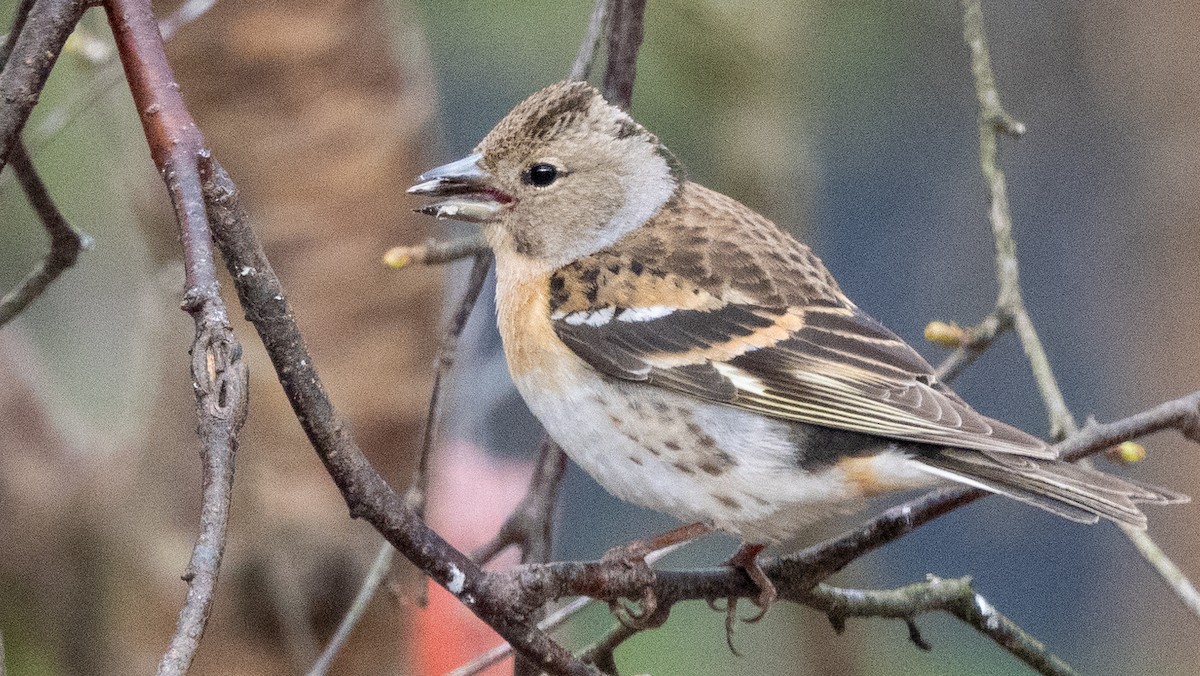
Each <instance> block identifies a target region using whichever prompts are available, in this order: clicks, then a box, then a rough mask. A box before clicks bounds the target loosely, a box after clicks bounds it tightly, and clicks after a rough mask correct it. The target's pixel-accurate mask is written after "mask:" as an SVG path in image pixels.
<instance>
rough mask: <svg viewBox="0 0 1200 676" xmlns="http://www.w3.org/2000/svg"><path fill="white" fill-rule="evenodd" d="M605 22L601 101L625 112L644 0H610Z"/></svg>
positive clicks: (630, 96)
mask: <svg viewBox="0 0 1200 676" xmlns="http://www.w3.org/2000/svg"><path fill="white" fill-rule="evenodd" d="M611 3H612V4H611V5H610V9H609V19H608V62H607V64H606V65H605V69H604V98H606V99H608V100H609V101H610V102H611V103H613V104H614V105H616V106H619V107H620V108H621V109H622V110H629V104H630V103H632V102H633V78H634V77H635V76H636V75H637V55H638V49H639V48H640V47H641V46H642V35H643V31H642V22H643V18H644V16H645V13H646V0H611Z"/></svg>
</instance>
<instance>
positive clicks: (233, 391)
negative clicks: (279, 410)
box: [106, 0, 249, 674]
mask: <svg viewBox="0 0 1200 676" xmlns="http://www.w3.org/2000/svg"><path fill="white" fill-rule="evenodd" d="M106 9H107V11H108V19H109V25H110V26H111V27H112V32H113V36H114V38H115V39H116V43H117V51H118V54H119V55H120V58H121V63H122V65H123V66H124V69H125V77H126V80H127V81H128V82H129V90H130V93H131V94H132V95H133V101H134V105H135V106H137V110H138V113H139V117H140V118H141V121H142V129H143V132H144V133H145V136H146V142H147V144H148V146H149V148H150V156H151V158H152V159H153V160H154V164H155V166H156V167H157V168H158V170H159V173H160V175H161V176H162V177H163V181H164V182H165V183H166V186H167V192H168V194H169V196H170V198H171V204H172V206H173V207H174V210H175V220H176V223H177V224H178V227H179V232H180V240H181V242H182V243H183V261H184V278H185V279H184V283H185V291H184V295H183V304H182V307H183V309H184V310H186V311H187V312H188V313H189V314H190V315H191V316H192V319H193V320H194V322H195V325H196V337H195V340H194V342H193V343H192V348H191V355H192V383H193V391H194V394H195V397H196V412H197V417H198V418H199V425H198V428H197V433H198V435H199V437H200V442H201V448H200V457H201V463H202V468H203V498H202V504H201V512H200V534H199V536H198V537H197V539H196V544H195V546H194V548H193V549H192V556H191V559H190V560H189V562H188V566H187V570H186V572H185V573H184V575H183V579H184V581H186V582H187V583H188V590H187V598H186V601H185V602H184V605H183V608H182V609H181V610H180V611H179V619H178V622H177V623H176V627H175V633H174V634H173V635H172V637H171V641H170V644H169V645H168V646H167V650H166V652H165V653H164V654H163V657H162V660H161V661H160V662H159V665H158V673H159V674H184V673H186V672H187V670H188V667H189V666H190V665H191V662H192V660H193V658H194V657H195V654H196V651H197V649H198V648H199V645H200V639H201V637H202V636H203V635H204V629H205V627H206V626H207V624H208V617H209V613H210V612H211V610H212V602H213V597H214V595H215V593H216V585H217V578H218V575H219V573H220V567H221V558H222V556H223V554H224V551H225V540H226V534H227V530H228V525H229V503H230V495H231V492H232V488H233V476H234V458H235V455H236V451H237V432H238V430H239V429H240V428H241V426H242V423H243V422H244V421H245V419H246V413H247V405H248V399H249V372H248V368H247V365H246V362H245V361H244V360H243V359H242V346H241V344H240V343H239V342H238V340H237V337H236V336H235V335H234V333H233V329H232V328H231V326H230V324H229V318H228V313H227V311H226V309H225V303H224V301H223V300H222V299H221V295H220V288H219V286H218V283H217V270H216V265H215V264H214V261H213V247H212V234H211V232H210V230H209V226H208V214H207V212H206V209H205V204H204V194H203V190H202V188H201V185H200V173H199V168H198V166H197V163H198V162H199V160H200V158H202V157H207V156H208V150H207V148H206V147H205V143H204V137H203V136H202V135H201V134H200V131H199V130H198V129H197V128H196V123H195V121H193V120H192V117H191V115H190V113H188V110H187V108H186V107H185V106H184V103H183V99H182V98H181V97H180V95H179V86H178V85H177V84H176V83H175V76H174V73H173V72H172V71H171V66H170V64H169V63H168V62H167V56H166V53H165V51H164V50H163V43H162V37H161V36H160V34H159V26H158V22H157V21H156V20H155V18H154V14H153V12H152V10H151V8H150V2H149V0H108V2H107V4H106Z"/></svg>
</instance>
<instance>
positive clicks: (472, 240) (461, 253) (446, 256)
mask: <svg viewBox="0 0 1200 676" xmlns="http://www.w3.org/2000/svg"><path fill="white" fill-rule="evenodd" d="M488 251H490V249H489V248H488V245H487V242H485V241H484V239H483V235H481V234H475V235H468V236H466V237H459V238H457V239H450V240H441V241H439V240H430V241H428V242H426V243H424V244H418V245H416V246H394V247H392V248H391V249H388V250H387V252H386V253H384V254H383V262H384V264H385V265H387V266H388V267H392V268H396V269H400V268H403V267H405V266H407V265H413V264H416V265H441V264H442V263H451V262H454V261H456V260H459V259H461V258H467V257H470V256H478V255H479V254H483V253H487V252H488Z"/></svg>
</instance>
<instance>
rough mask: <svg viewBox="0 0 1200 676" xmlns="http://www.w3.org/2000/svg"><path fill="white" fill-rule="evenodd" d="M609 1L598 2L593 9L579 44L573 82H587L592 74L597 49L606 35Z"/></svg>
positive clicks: (572, 74)
mask: <svg viewBox="0 0 1200 676" xmlns="http://www.w3.org/2000/svg"><path fill="white" fill-rule="evenodd" d="M608 3H609V0H596V4H595V6H593V7H592V16H591V18H589V19H588V25H587V32H586V33H584V36H583V42H581V43H579V51H578V52H576V54H575V64H574V65H572V66H571V75H570V76H569V78H570V79H571V80H578V81H580V82H582V81H584V80H587V79H588V76H589V75H591V74H592V64H593V62H595V60H596V49H597V48H598V47H599V46H600V38H601V37H603V35H604V21H605V19H607V18H608Z"/></svg>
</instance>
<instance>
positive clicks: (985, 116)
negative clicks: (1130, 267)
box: [945, 0, 1200, 618]
mask: <svg viewBox="0 0 1200 676" xmlns="http://www.w3.org/2000/svg"><path fill="white" fill-rule="evenodd" d="M962 8H963V38H964V39H965V40H966V42H967V45H968V46H969V47H970V49H971V72H972V73H973V75H974V79H975V96H976V98H977V99H978V101H979V167H980V170H981V171H982V173H983V178H984V181H985V183H986V184H987V187H988V193H989V196H990V200H989V201H990V208H989V210H988V216H989V219H990V221H991V224H992V234H993V236H994V238H995V241H996V278H997V280H998V282H999V287H1000V289H999V294H998V295H997V299H996V310H995V312H994V313H993V315H994V316H995V317H997V318H998V320H999V325H998V327H996V331H1003V330H1004V329H1005V328H1007V327H1009V326H1011V327H1012V328H1013V330H1014V331H1016V333H1017V336H1018V338H1020V340H1021V346H1022V348H1024V350H1025V354H1026V356H1027V357H1028V358H1029V366H1030V368H1031V370H1032V371H1033V375H1034V378H1035V379H1036V381H1037V387H1038V391H1039V392H1040V393H1041V396H1042V401H1043V403H1044V404H1045V407H1046V413H1047V415H1048V416H1049V418H1050V434H1051V436H1052V437H1054V439H1055V440H1062V439H1064V438H1066V437H1068V436H1070V435H1074V434H1076V433H1077V432H1078V431H1079V426H1078V425H1077V424H1076V423H1075V417H1074V416H1073V415H1072V414H1071V411H1070V409H1069V408H1068V407H1067V404H1066V400H1065V399H1064V398H1063V394H1062V390H1061V389H1060V388H1059V386H1058V380H1057V379H1056V378H1055V377H1054V372H1053V370H1052V369H1051V368H1050V359H1049V357H1047V356H1046V350H1045V348H1044V347H1043V346H1042V341H1041V339H1040V338H1039V337H1038V333H1037V330H1036V329H1035V328H1034V326H1033V320H1032V319H1030V317H1029V312H1028V311H1027V310H1026V308H1025V301H1024V298H1023V297H1022V295H1021V283H1020V275H1019V269H1018V265H1017V251H1016V248H1017V247H1016V241H1015V239H1014V238H1013V234H1012V215H1011V212H1010V210H1009V205H1008V189H1007V185H1006V183H1005V179H1004V172H1003V171H1001V169H1000V166H999V162H998V159H997V146H998V144H999V136H1000V134H1001V133H1007V134H1011V135H1013V136H1019V135H1021V134H1023V133H1024V132H1025V125H1023V124H1021V123H1020V122H1018V121H1016V120H1015V119H1013V117H1012V116H1011V115H1009V114H1008V113H1007V112H1005V110H1004V108H1003V107H1002V106H1001V105H1000V94H999V92H998V90H997V89H996V77H995V74H994V73H993V72H992V64H991V57H990V56H989V53H988V46H987V37H986V34H985V32H984V27H983V9H982V6H981V0H962ZM996 331H993V333H992V335H991V336H989V337H988V342H989V343H990V340H991V338H992V337H994V336H995V333H996ZM985 346H986V343H985ZM951 359H952V360H953V359H954V358H953V357H952V358H951ZM957 366H958V364H957V363H953V364H951V366H950V368H946V369H945V370H946V371H947V372H953V370H952V369H953V368H954V367H957ZM1085 462H1086V461H1085ZM1118 526H1119V527H1120V528H1121V530H1122V531H1123V532H1124V533H1125V536H1126V537H1127V538H1129V540H1130V542H1132V543H1133V545H1134V547H1135V548H1136V549H1137V550H1138V552H1139V553H1140V554H1141V555H1142V557H1143V558H1144V559H1146V561H1147V562H1149V563H1150V565H1151V566H1153V567H1154V569H1155V570H1157V571H1158V573H1159V575H1160V576H1161V577H1162V578H1163V580H1164V581H1165V582H1166V583H1167V585H1168V586H1169V587H1170V588H1171V589H1172V590H1173V591H1174V592H1175V595H1176V596H1177V597H1178V598H1179V599H1180V601H1182V602H1183V604H1184V605H1185V606H1186V607H1187V608H1188V609H1189V610H1190V611H1191V612H1192V614H1193V615H1195V616H1196V617H1197V618H1200V592H1197V590H1196V587H1195V585H1193V584H1192V582H1191V581H1190V580H1188V578H1187V576H1185V575H1184V574H1183V571H1182V570H1180V568H1179V566H1177V565H1176V564H1175V563H1174V562H1173V561H1171V559H1170V558H1169V557H1168V556H1167V555H1166V553H1165V552H1163V550H1162V548H1161V547H1159V546H1158V544H1157V543H1156V542H1154V540H1153V539H1152V538H1151V537H1150V536H1149V535H1147V534H1146V533H1145V532H1144V531H1140V530H1137V529H1134V528H1132V527H1129V526H1125V525H1123V524H1118Z"/></svg>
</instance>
